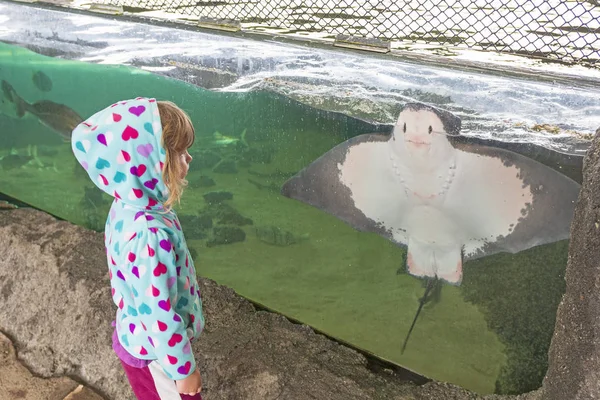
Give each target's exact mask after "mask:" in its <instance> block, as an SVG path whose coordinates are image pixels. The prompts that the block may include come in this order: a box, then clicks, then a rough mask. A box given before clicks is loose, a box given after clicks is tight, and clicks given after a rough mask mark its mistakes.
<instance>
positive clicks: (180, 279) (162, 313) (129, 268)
mask: <svg viewBox="0 0 600 400" xmlns="http://www.w3.org/2000/svg"><path fill="white" fill-rule="evenodd" d="M161 137H162V124H161V121H160V114H159V111H158V106H157V103H156V100H155V99H148V98H141V97H140V98H136V99H133V100H126V101H121V102H118V103H115V104H113V105H111V106H110V107H107V108H106V109H104V110H102V111H99V112H97V113H96V114H94V115H93V116H91V117H90V118H88V119H87V120H85V121H84V122H82V123H81V124H79V125H78V126H77V127H76V128H75V129H74V131H73V135H72V141H71V146H72V149H73V153H74V154H75V157H76V158H77V160H78V161H79V163H80V164H81V165H82V166H83V168H84V169H85V170H86V171H87V173H88V175H89V176H90V178H91V179H92V181H93V182H94V184H96V186H98V187H99V188H100V189H101V190H103V191H104V192H106V193H108V194H109V195H111V196H112V197H114V198H115V200H114V201H113V203H112V206H111V208H110V211H109V215H108V218H107V220H106V226H105V235H104V242H105V246H106V255H107V261H108V268H109V271H110V282H111V292H112V298H113V301H114V303H115V304H116V305H117V307H118V309H117V317H116V331H117V336H118V339H119V342H120V344H121V346H122V347H123V348H124V349H125V350H127V352H128V353H130V354H131V355H132V356H134V357H136V358H138V359H142V360H156V361H157V362H158V363H159V364H160V365H161V366H162V367H163V369H164V370H165V372H166V374H167V376H169V377H170V378H172V379H175V380H180V379H183V378H185V377H187V376H189V375H190V374H191V373H192V372H193V371H194V369H195V367H196V364H195V360H194V356H193V354H192V351H191V346H190V339H192V338H196V337H198V336H199V335H200V332H201V331H202V329H203V328H204V317H203V315H202V301H201V299H200V293H199V292H198V283H197V281H196V271H195V269H194V263H193V261H192V258H191V256H190V253H189V251H188V248H187V245H186V242H185V238H184V236H183V232H182V230H181V225H180V223H179V220H178V218H177V215H176V214H175V212H174V211H169V212H165V210H164V207H163V205H162V204H163V202H164V201H165V200H166V199H167V197H168V191H167V187H166V185H165V182H164V181H163V178H162V169H163V166H164V163H165V158H166V152H165V150H164V148H163V147H162V145H161Z"/></svg>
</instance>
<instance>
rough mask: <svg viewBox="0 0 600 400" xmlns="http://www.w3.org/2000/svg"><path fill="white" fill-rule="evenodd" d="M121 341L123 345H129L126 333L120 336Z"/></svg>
mask: <svg viewBox="0 0 600 400" xmlns="http://www.w3.org/2000/svg"><path fill="white" fill-rule="evenodd" d="M121 343H123V344H124V345H125V346H127V347H129V340H127V336H126V335H123V336H121Z"/></svg>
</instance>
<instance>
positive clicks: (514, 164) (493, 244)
mask: <svg viewBox="0 0 600 400" xmlns="http://www.w3.org/2000/svg"><path fill="white" fill-rule="evenodd" d="M456 148H457V150H458V158H459V164H460V168H459V170H457V179H456V182H455V183H454V185H453V186H454V187H455V188H457V189H460V190H461V192H462V194H461V195H460V196H453V198H451V201H450V202H449V204H447V207H448V209H449V210H451V212H452V213H453V214H455V215H456V216H457V219H458V220H460V221H461V225H462V226H463V229H462V230H463V232H465V234H466V235H467V236H466V237H465V257H466V258H467V259H474V258H479V257H483V256H487V255H491V254H495V253H499V252H509V253H518V252H520V251H522V250H526V249H529V248H531V247H534V246H538V245H542V244H546V243H553V242H556V241H559V240H563V239H568V238H569V232H570V225H571V221H572V219H573V212H574V208H575V203H576V201H577V197H578V195H579V189H580V185H579V184H578V183H577V182H575V181H573V180H572V179H570V178H568V177H566V176H565V175H562V174H561V173H559V172H557V171H555V170H554V169H552V168H550V167H548V166H546V165H544V164H541V163H539V162H537V161H535V160H532V159H530V158H527V157H524V156H522V155H520V154H517V153H514V152H512V151H508V150H504V149H498V148H493V147H487V146H480V145H460V146H457V147H456ZM453 202H454V203H453Z"/></svg>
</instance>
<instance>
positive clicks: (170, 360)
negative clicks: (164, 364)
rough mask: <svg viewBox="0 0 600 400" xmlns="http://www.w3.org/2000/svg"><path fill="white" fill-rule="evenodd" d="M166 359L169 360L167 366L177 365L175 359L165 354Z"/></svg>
mask: <svg viewBox="0 0 600 400" xmlns="http://www.w3.org/2000/svg"><path fill="white" fill-rule="evenodd" d="M167 359H168V360H169V364H171V365H175V364H177V361H178V360H177V357H173V356H170V355H168V354H167Z"/></svg>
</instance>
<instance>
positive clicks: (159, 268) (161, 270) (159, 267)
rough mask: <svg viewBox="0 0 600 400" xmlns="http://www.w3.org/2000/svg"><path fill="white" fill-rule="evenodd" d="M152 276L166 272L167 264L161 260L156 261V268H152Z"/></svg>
mask: <svg viewBox="0 0 600 400" xmlns="http://www.w3.org/2000/svg"><path fill="white" fill-rule="evenodd" d="M153 273H154V276H161V275H162V274H166V273H167V266H166V265H165V264H163V263H161V262H159V263H158V265H157V266H156V268H154V272H153Z"/></svg>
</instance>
